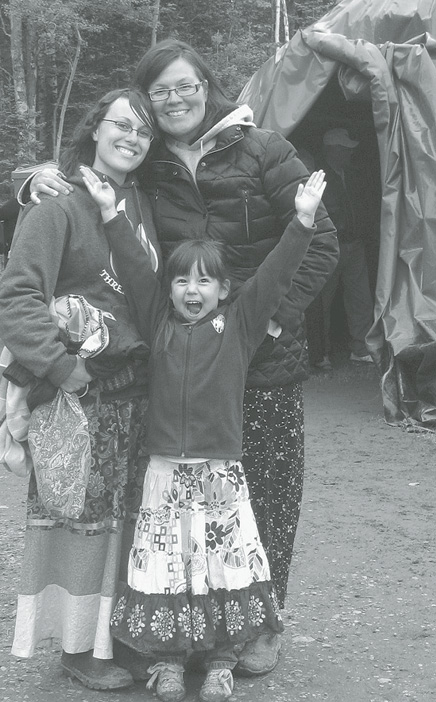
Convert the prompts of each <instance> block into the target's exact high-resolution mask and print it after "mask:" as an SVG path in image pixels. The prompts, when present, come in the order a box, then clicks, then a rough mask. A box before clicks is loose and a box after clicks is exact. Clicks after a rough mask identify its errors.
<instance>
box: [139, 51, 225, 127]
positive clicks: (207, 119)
mask: <svg viewBox="0 0 436 702" xmlns="http://www.w3.org/2000/svg"><path fill="white" fill-rule="evenodd" d="M179 58H183V59H185V61H187V62H188V63H190V64H191V66H192V67H193V68H194V70H195V72H196V74H197V75H198V78H199V79H200V80H207V83H208V91H207V100H206V113H205V116H204V120H203V123H202V125H201V127H200V128H199V132H198V134H197V135H196V137H195V138H198V137H199V136H201V135H202V134H205V133H206V132H207V131H208V130H209V129H210V128H211V127H213V125H214V124H216V122H218V121H219V120H220V119H221V118H222V117H225V116H226V115H227V114H229V112H231V111H232V110H234V109H236V107H238V104H237V103H236V102H233V101H232V100H230V99H229V98H228V97H227V96H226V94H225V93H224V90H223V89H222V87H221V86H220V84H219V82H218V80H217V79H216V78H215V76H214V75H213V73H212V72H211V70H210V68H209V67H208V65H207V64H206V62H205V61H204V60H203V59H202V58H201V56H200V55H199V54H198V53H197V51H196V50H195V49H194V48H193V47H192V46H190V45H189V44H186V43H185V42H183V41H179V40H178V39H163V40H162V41H160V42H158V43H157V44H155V46H152V47H151V48H150V49H149V50H148V51H147V52H146V53H145V54H144V56H143V57H142V59H141V60H140V62H139V63H138V65H137V67H136V70H135V74H134V77H133V84H134V86H135V87H136V88H139V89H140V90H142V91H144V92H145V93H148V91H149V89H150V85H151V84H152V83H154V81H155V80H157V79H158V78H159V76H160V74H161V73H162V71H164V70H165V69H166V68H167V67H168V66H169V65H170V64H171V63H173V61H176V60H177V59H179ZM152 106H153V103H152Z"/></svg>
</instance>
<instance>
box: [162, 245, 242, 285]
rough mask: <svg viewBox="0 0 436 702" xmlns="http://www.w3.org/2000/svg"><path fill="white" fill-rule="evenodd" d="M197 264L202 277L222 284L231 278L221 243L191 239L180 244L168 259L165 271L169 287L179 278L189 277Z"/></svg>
mask: <svg viewBox="0 0 436 702" xmlns="http://www.w3.org/2000/svg"><path fill="white" fill-rule="evenodd" d="M195 264H197V266H198V270H199V272H200V274H201V275H208V276H210V277H211V278H216V280H218V281H219V282H220V283H224V281H225V280H226V279H228V277H229V274H228V264H227V257H226V253H225V248H224V245H223V244H222V243H221V242H219V241H211V240H207V241H204V240H201V239H189V240H187V241H183V242H182V243H181V244H179V245H178V246H177V248H175V249H174V251H173V252H172V253H171V254H170V255H169V257H168V260H167V263H166V269H165V277H166V280H167V283H168V286H169V285H171V281H173V280H174V278H176V277H177V276H179V275H188V274H189V273H190V271H191V269H192V266H194V265H195Z"/></svg>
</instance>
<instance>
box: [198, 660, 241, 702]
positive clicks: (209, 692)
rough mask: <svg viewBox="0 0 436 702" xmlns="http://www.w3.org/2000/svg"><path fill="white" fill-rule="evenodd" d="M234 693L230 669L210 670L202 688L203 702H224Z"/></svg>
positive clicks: (201, 697)
mask: <svg viewBox="0 0 436 702" xmlns="http://www.w3.org/2000/svg"><path fill="white" fill-rule="evenodd" d="M232 691H233V675H232V671H231V670H229V669H228V668H219V669H216V670H209V671H208V673H207V675H206V680H205V681H204V683H203V685H202V686H201V690H200V700H201V702H224V700H227V699H228V698H229V697H230V695H231V694H232Z"/></svg>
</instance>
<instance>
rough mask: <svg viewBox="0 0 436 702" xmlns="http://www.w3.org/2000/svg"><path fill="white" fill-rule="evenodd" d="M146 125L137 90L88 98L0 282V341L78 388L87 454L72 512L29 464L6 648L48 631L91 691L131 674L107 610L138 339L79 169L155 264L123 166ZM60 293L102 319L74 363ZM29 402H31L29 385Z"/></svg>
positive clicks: (30, 364)
mask: <svg viewBox="0 0 436 702" xmlns="http://www.w3.org/2000/svg"><path fill="white" fill-rule="evenodd" d="M153 129H154V127H153V120H152V119H151V118H150V116H149V113H148V112H147V100H146V98H144V96H143V95H142V94H141V93H140V92H138V91H136V90H124V89H123V90H121V89H120V90H114V91H111V92H110V93H108V94H106V95H104V96H103V97H102V98H101V99H100V100H98V102H97V103H96V104H95V105H94V106H93V107H92V108H91V109H90V110H89V111H88V113H87V114H86V116H85V117H84V119H83V120H82V121H81V123H80V124H79V126H78V128H77V130H76V132H75V134H74V136H73V140H72V144H71V147H70V148H68V149H67V150H66V151H65V152H64V153H63V154H62V157H61V160H60V167H61V168H62V169H63V171H64V173H65V175H66V176H67V177H68V178H70V179H71V180H72V182H73V183H74V192H73V193H72V194H70V195H69V196H68V197H66V196H65V195H63V194H59V195H58V197H56V198H52V197H47V196H43V197H42V198H41V204H40V205H38V206H35V205H28V206H27V207H26V209H25V210H24V212H23V214H22V217H21V220H20V224H19V226H18V229H17V230H16V233H15V235H14V242H13V246H12V250H11V255H10V259H9V262H8V265H7V268H6V270H5V272H4V273H3V275H2V283H1V288H0V333H1V339H2V342H3V343H4V344H5V345H6V346H7V347H8V349H9V350H10V352H11V353H12V355H13V356H14V358H15V359H16V361H18V362H19V363H20V364H21V367H24V369H25V370H26V371H27V372H29V373H30V377H31V378H32V379H34V382H35V388H36V385H37V383H38V382H39V383H40V384H41V383H44V384H45V388H46V389H47V387H48V388H49V389H50V391H51V390H53V391H54V394H56V392H57V389H58V388H62V390H64V391H66V392H68V393H72V392H76V391H78V390H79V389H83V388H89V391H88V392H87V393H86V394H84V393H83V391H82V392H81V393H80V394H81V395H82V396H83V397H82V399H81V400H80V402H81V404H82V409H83V411H84V413H85V415H86V418H87V421H88V431H89V434H90V440H91V460H92V466H91V474H90V478H89V481H88V487H87V492H86V499H85V505H84V510H83V513H82V514H81V516H80V517H79V518H77V519H73V518H67V517H62V518H59V517H56V516H54V515H53V514H52V513H50V511H49V510H47V509H46V508H45V507H44V504H43V502H42V500H41V496H40V494H39V491H38V487H37V484H36V480H35V474H34V473H32V475H31V477H30V484H29V495H28V503H27V529H26V535H25V544H24V556H23V568H22V576H21V583H20V594H19V596H18V607H17V619H16V625H15V636H14V642H13V647H12V653H13V654H14V655H16V656H19V657H20V658H27V657H30V656H32V654H33V652H34V649H35V646H36V645H37V644H38V643H39V642H40V641H43V640H46V639H52V638H59V639H60V640H61V646H62V659H61V662H62V668H63V669H64V671H65V672H66V673H67V674H68V675H70V676H73V677H76V678H78V679H79V680H80V681H81V682H82V683H83V684H84V685H86V686H87V687H90V688H94V689H101V690H106V689H116V688H122V687H126V686H128V685H131V684H132V683H133V679H132V676H131V675H130V673H128V672H127V670H124V669H122V668H120V667H118V666H116V665H114V664H113V662H112V639H111V633H110V618H111V614H112V610H113V606H114V604H115V603H116V596H117V590H118V578H119V567H120V558H121V557H122V552H123V547H124V548H126V546H127V548H126V551H127V554H128V550H129V548H130V546H131V543H132V538H133V526H134V523H135V518H136V515H137V512H138V509H139V506H140V501H141V494H142V485H143V481H144V473H145V469H146V466H147V462H148V458H147V456H146V453H145V449H144V438H145V437H144V434H145V432H144V416H145V410H146V407H147V387H146V378H145V376H144V372H143V370H144V367H145V364H144V360H143V359H144V357H146V356H147V348H146V345H145V344H144V341H143V339H141V337H140V335H139V332H138V331H137V329H136V328H135V325H134V322H133V320H132V318H131V316H130V314H129V310H128V306H127V302H126V297H125V295H124V293H123V290H122V287H121V284H120V280H119V279H118V276H117V272H116V270H115V269H114V267H113V260H112V255H111V251H110V248H109V245H108V242H107V241H106V238H105V235H104V232H103V223H102V221H101V217H100V212H99V209H98V207H97V205H96V204H95V202H94V201H93V199H92V198H91V196H90V195H89V193H88V191H87V189H86V187H84V184H83V181H82V177H81V174H80V171H79V169H78V167H79V164H83V163H85V164H88V166H92V167H93V168H94V169H95V170H96V172H97V173H98V174H99V176H100V177H101V178H106V179H107V180H108V181H109V180H110V182H111V183H112V184H113V188H114V193H116V194H115V195H114V197H115V198H116V203H117V208H118V209H119V210H122V211H123V212H125V213H126V216H127V217H128V218H129V221H130V222H131V223H132V227H133V228H134V231H135V234H136V236H137V237H138V244H139V246H140V248H142V246H141V244H140V243H139V239H140V240H141V242H142V244H143V245H144V246H145V247H146V249H147V252H148V254H149V259H148V260H149V265H151V266H152V268H154V269H155V268H156V265H157V263H158V257H157V251H158V245H157V241H156V239H155V234H154V229H153V223H152V219H151V215H150V213H149V204H148V201H147V198H146V197H145V195H144V194H143V193H141V192H140V191H139V192H138V190H137V188H136V180H135V176H134V171H135V170H136V169H137V167H138V166H139V164H140V163H142V161H143V159H144V158H145V156H146V154H147V153H148V149H149V147H150V142H151V140H152V138H153ZM132 231H133V230H132ZM70 295H74V296H80V297H81V298H84V299H85V300H86V302H87V303H88V304H89V305H92V306H94V307H96V308H98V310H99V311H102V312H103V313H108V314H109V317H110V319H109V317H106V316H105V319H107V325H108V327H110V328H109V343H108V345H107V347H106V348H105V349H104V351H102V353H100V354H99V355H97V356H95V358H92V359H87V360H86V361H85V359H84V358H83V357H82V356H81V355H80V352H78V350H77V345H76V348H67V346H66V344H65V343H64V342H63V339H62V336H61V335H60V332H59V328H58V325H57V324H56V322H55V321H54V320H53V318H52V317H51V315H50V311H49V304H50V302H51V301H52V297H55V298H58V297H63V296H70ZM85 321H88V322H89V319H88V320H86V319H85ZM32 382H33V380H32ZM35 388H33V389H34V390H35ZM29 395H30V393H29ZM34 395H35V392H34ZM34 400H35V404H38V403H42V402H44V393H43V392H42V389H40V390H39V394H38V397H36V398H35V397H34ZM36 400H38V402H36ZM127 554H126V557H125V558H123V561H127Z"/></svg>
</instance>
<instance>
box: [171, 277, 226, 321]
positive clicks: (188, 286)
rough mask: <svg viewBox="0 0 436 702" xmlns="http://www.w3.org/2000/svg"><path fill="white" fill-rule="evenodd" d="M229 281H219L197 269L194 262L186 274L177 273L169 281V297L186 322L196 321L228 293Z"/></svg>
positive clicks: (215, 307) (214, 308)
mask: <svg viewBox="0 0 436 702" xmlns="http://www.w3.org/2000/svg"><path fill="white" fill-rule="evenodd" d="M229 289H230V281H229V280H225V281H224V282H220V281H219V280H218V279H217V278H212V277H211V276H210V275H207V273H204V272H201V271H199V269H198V264H197V263H195V264H194V265H193V266H192V268H191V271H190V273H189V274H188V275H178V276H176V277H175V278H173V280H172V281H171V293H170V298H171V300H172V302H173V305H174V307H175V309H176V311H177V312H178V313H179V314H181V315H182V317H184V319H186V321H187V322H193V323H195V322H198V321H199V320H200V319H203V317H206V315H208V314H209V312H211V311H212V310H216V309H217V307H218V304H219V301H220V300H225V298H226V297H227V295H228V294H229Z"/></svg>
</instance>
